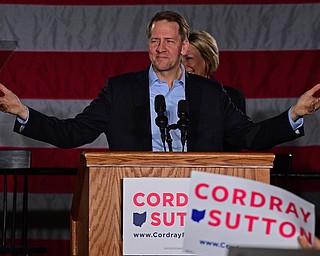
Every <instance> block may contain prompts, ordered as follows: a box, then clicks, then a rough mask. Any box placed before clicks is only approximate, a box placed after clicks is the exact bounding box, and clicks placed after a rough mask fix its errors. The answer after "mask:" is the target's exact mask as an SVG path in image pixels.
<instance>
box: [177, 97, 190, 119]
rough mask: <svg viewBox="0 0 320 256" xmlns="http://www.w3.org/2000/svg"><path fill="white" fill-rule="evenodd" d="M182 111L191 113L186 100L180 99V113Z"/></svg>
mask: <svg viewBox="0 0 320 256" xmlns="http://www.w3.org/2000/svg"><path fill="white" fill-rule="evenodd" d="M180 113H185V114H188V113H189V106H188V102H187V101H186V100H180V101H179V102H178V115H179V114H180Z"/></svg>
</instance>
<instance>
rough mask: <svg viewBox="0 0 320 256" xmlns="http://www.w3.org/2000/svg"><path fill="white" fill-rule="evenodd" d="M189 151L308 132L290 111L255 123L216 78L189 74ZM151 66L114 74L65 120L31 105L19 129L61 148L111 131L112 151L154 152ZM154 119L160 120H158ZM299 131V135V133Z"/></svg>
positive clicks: (266, 144)
mask: <svg viewBox="0 0 320 256" xmlns="http://www.w3.org/2000/svg"><path fill="white" fill-rule="evenodd" d="M186 99H187V101H188V104H189V120H190V125H189V129H188V138H187V139H188V140H187V144H188V151H204V152H205V151H211V152H214V151H223V142H224V140H226V141H227V142H228V143H231V144H235V145H237V146H239V147H242V148H248V149H252V150H263V149H267V148H270V147H273V146H275V145H277V144H279V143H282V142H286V141H289V140H292V139H295V138H297V137H300V136H302V135H303V128H301V129H300V130H299V131H298V132H294V131H293V130H292V128H291V126H290V123H289V120H288V114H287V111H286V112H284V113H282V114H280V115H279V116H276V117H274V118H271V119H268V120H265V121H263V122H260V123H254V122H252V121H251V120H250V118H249V117H247V116H246V115H245V114H243V113H242V112H241V111H239V110H238V109H237V108H235V107H234V105H233V104H232V103H231V102H230V98H229V97H228V96H227V94H226V92H225V90H223V89H222V85H221V84H220V83H219V82H217V81H216V80H208V79H206V78H203V77H200V76H197V75H192V74H186ZM149 104H150V103H149V82H148V69H146V70H143V71H140V72H135V73H128V74H124V75H120V76H116V77H113V78H110V79H109V80H108V81H107V84H106V86H105V87H104V88H103V89H102V91H101V92H100V93H99V95H98V96H97V98H96V99H95V100H93V101H92V102H91V104H90V105H89V106H88V107H86V108H85V109H84V111H83V112H82V113H80V114H78V115H77V116H76V117H75V118H72V119H66V120H59V119H57V118H54V117H48V116H46V115H44V114H41V113H39V112H37V111H35V110H33V109H32V108H30V109H29V110H30V113H29V121H28V123H27V125H26V126H25V127H21V124H20V123H19V122H16V123H15V127H14V131H16V132H18V133H21V134H23V135H25V136H28V137H30V138H34V139H36V140H40V141H44V142H48V143H50V144H53V145H55V146H57V147H61V148H73V147H78V146H81V145H84V144H87V143H90V142H92V141H94V140H95V139H96V138H97V137H98V136H99V135H100V134H101V133H105V134H106V136H107V139H108V143H109V149H110V150H117V151H151V150H152V143H151V126H150V123H151V120H150V107H149ZM152 122H154V120H152ZM297 133H299V134H297Z"/></svg>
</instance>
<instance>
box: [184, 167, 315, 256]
mask: <svg viewBox="0 0 320 256" xmlns="http://www.w3.org/2000/svg"><path fill="white" fill-rule="evenodd" d="M314 229H315V212H314V205H313V204H311V203H309V202H307V201H305V200H303V199H302V198H300V197H298V196H296V195H294V194H292V193H290V192H288V191H286V190H283V189H281V188H279V187H276V186H272V185H269V184H265V183H262V182H257V181H253V180H249V179H244V178H238V177H232V176H226V175H219V174H210V173H204V172H198V171H193V172H192V174H191V180H190V192H189V203H188V207H187V218H186V225H185V237H184V244H183V249H184V251H185V252H188V253H195V254H197V255H208V256H209V255H210V256H211V255H215V256H225V255H228V249H229V248H231V247H263V248H293V249H297V248H299V244H298V240H297V238H298V236H299V235H305V236H306V237H307V239H308V241H309V242H310V243H311V242H312V240H313V237H314Z"/></svg>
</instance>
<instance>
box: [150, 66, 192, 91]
mask: <svg viewBox="0 0 320 256" xmlns="http://www.w3.org/2000/svg"><path fill="white" fill-rule="evenodd" d="M180 68H181V70H182V76H181V78H180V80H175V81H178V82H179V83H181V84H182V86H183V87H185V84H186V74H185V73H186V72H185V69H184V66H183V65H182V63H180ZM148 76H149V85H150V86H152V85H153V84H154V83H155V82H157V81H160V79H159V78H158V76H157V74H156V72H155V71H154V69H153V66H152V64H151V65H150V68H149V75H148Z"/></svg>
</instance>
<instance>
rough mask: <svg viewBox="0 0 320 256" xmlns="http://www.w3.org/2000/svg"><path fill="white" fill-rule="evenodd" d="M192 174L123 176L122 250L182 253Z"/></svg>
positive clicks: (152, 253)
mask: <svg viewBox="0 0 320 256" xmlns="http://www.w3.org/2000/svg"><path fill="white" fill-rule="evenodd" d="M189 182H190V179H189V178H125V179H123V254H124V255H190V254H187V253H183V251H182V246H183V238H184V226H185V219H186V210H187V208H186V207H187V203H188V195H187V194H188V192H189Z"/></svg>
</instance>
